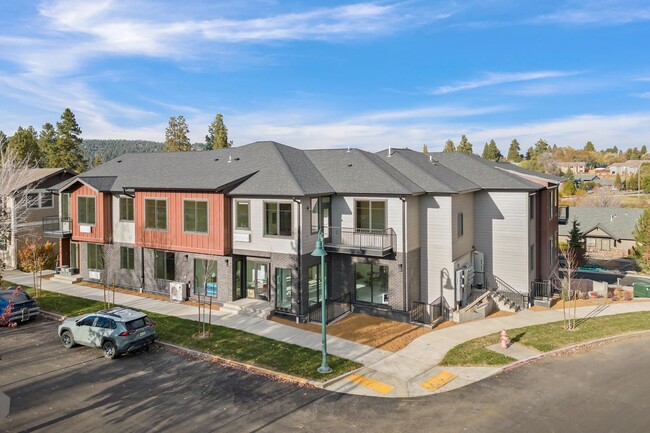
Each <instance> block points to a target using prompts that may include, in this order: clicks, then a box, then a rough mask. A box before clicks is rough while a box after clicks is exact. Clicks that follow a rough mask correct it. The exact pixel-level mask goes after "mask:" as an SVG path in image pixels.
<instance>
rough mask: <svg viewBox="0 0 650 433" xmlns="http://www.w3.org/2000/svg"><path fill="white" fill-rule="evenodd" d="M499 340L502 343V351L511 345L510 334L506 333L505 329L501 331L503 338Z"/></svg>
mask: <svg viewBox="0 0 650 433" xmlns="http://www.w3.org/2000/svg"><path fill="white" fill-rule="evenodd" d="M499 340H500V341H501V348H502V349H507V348H508V346H509V345H510V339H509V338H508V333H507V332H506V330H505V329H504V330H503V331H501V338H499Z"/></svg>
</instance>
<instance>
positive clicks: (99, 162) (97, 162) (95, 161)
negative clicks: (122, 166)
mask: <svg viewBox="0 0 650 433" xmlns="http://www.w3.org/2000/svg"><path fill="white" fill-rule="evenodd" d="M103 163H104V161H103V160H102V156H101V155H99V154H97V155H95V158H94V159H93V164H92V166H93V168H95V167H97V166H99V165H102V164H103Z"/></svg>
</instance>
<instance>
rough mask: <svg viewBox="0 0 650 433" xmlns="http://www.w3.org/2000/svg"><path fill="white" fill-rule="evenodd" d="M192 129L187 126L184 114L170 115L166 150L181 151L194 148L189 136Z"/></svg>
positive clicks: (164, 149) (166, 133) (166, 131)
mask: <svg viewBox="0 0 650 433" xmlns="http://www.w3.org/2000/svg"><path fill="white" fill-rule="evenodd" d="M189 133H190V129H189V128H188V127H187V123H186V122H185V118H184V117H183V116H178V117H173V116H172V117H170V118H169V126H167V129H166V130H165V146H164V147H163V151H165V152H180V151H188V150H192V144H191V143H190V138H189V137H188V136H187V135H188V134H189Z"/></svg>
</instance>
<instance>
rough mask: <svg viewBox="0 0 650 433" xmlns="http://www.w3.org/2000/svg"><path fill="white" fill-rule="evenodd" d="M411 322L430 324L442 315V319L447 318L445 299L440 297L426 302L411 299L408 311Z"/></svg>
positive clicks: (448, 312)
mask: <svg viewBox="0 0 650 433" xmlns="http://www.w3.org/2000/svg"><path fill="white" fill-rule="evenodd" d="M410 314H411V322H416V323H424V324H427V325H428V324H431V323H433V322H435V321H436V320H438V319H439V318H440V317H442V318H443V319H444V320H449V317H450V310H449V305H448V304H447V302H446V301H442V302H441V300H440V298H438V299H436V300H435V301H433V302H431V303H430V304H427V303H426V302H420V301H413V302H412V308H411V311H410Z"/></svg>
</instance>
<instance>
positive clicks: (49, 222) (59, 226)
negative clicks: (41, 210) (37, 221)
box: [43, 216, 72, 233]
mask: <svg viewBox="0 0 650 433" xmlns="http://www.w3.org/2000/svg"><path fill="white" fill-rule="evenodd" d="M43 232H44V233H57V232H59V233H70V232H72V219H70V218H59V217H58V216H56V217H43Z"/></svg>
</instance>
